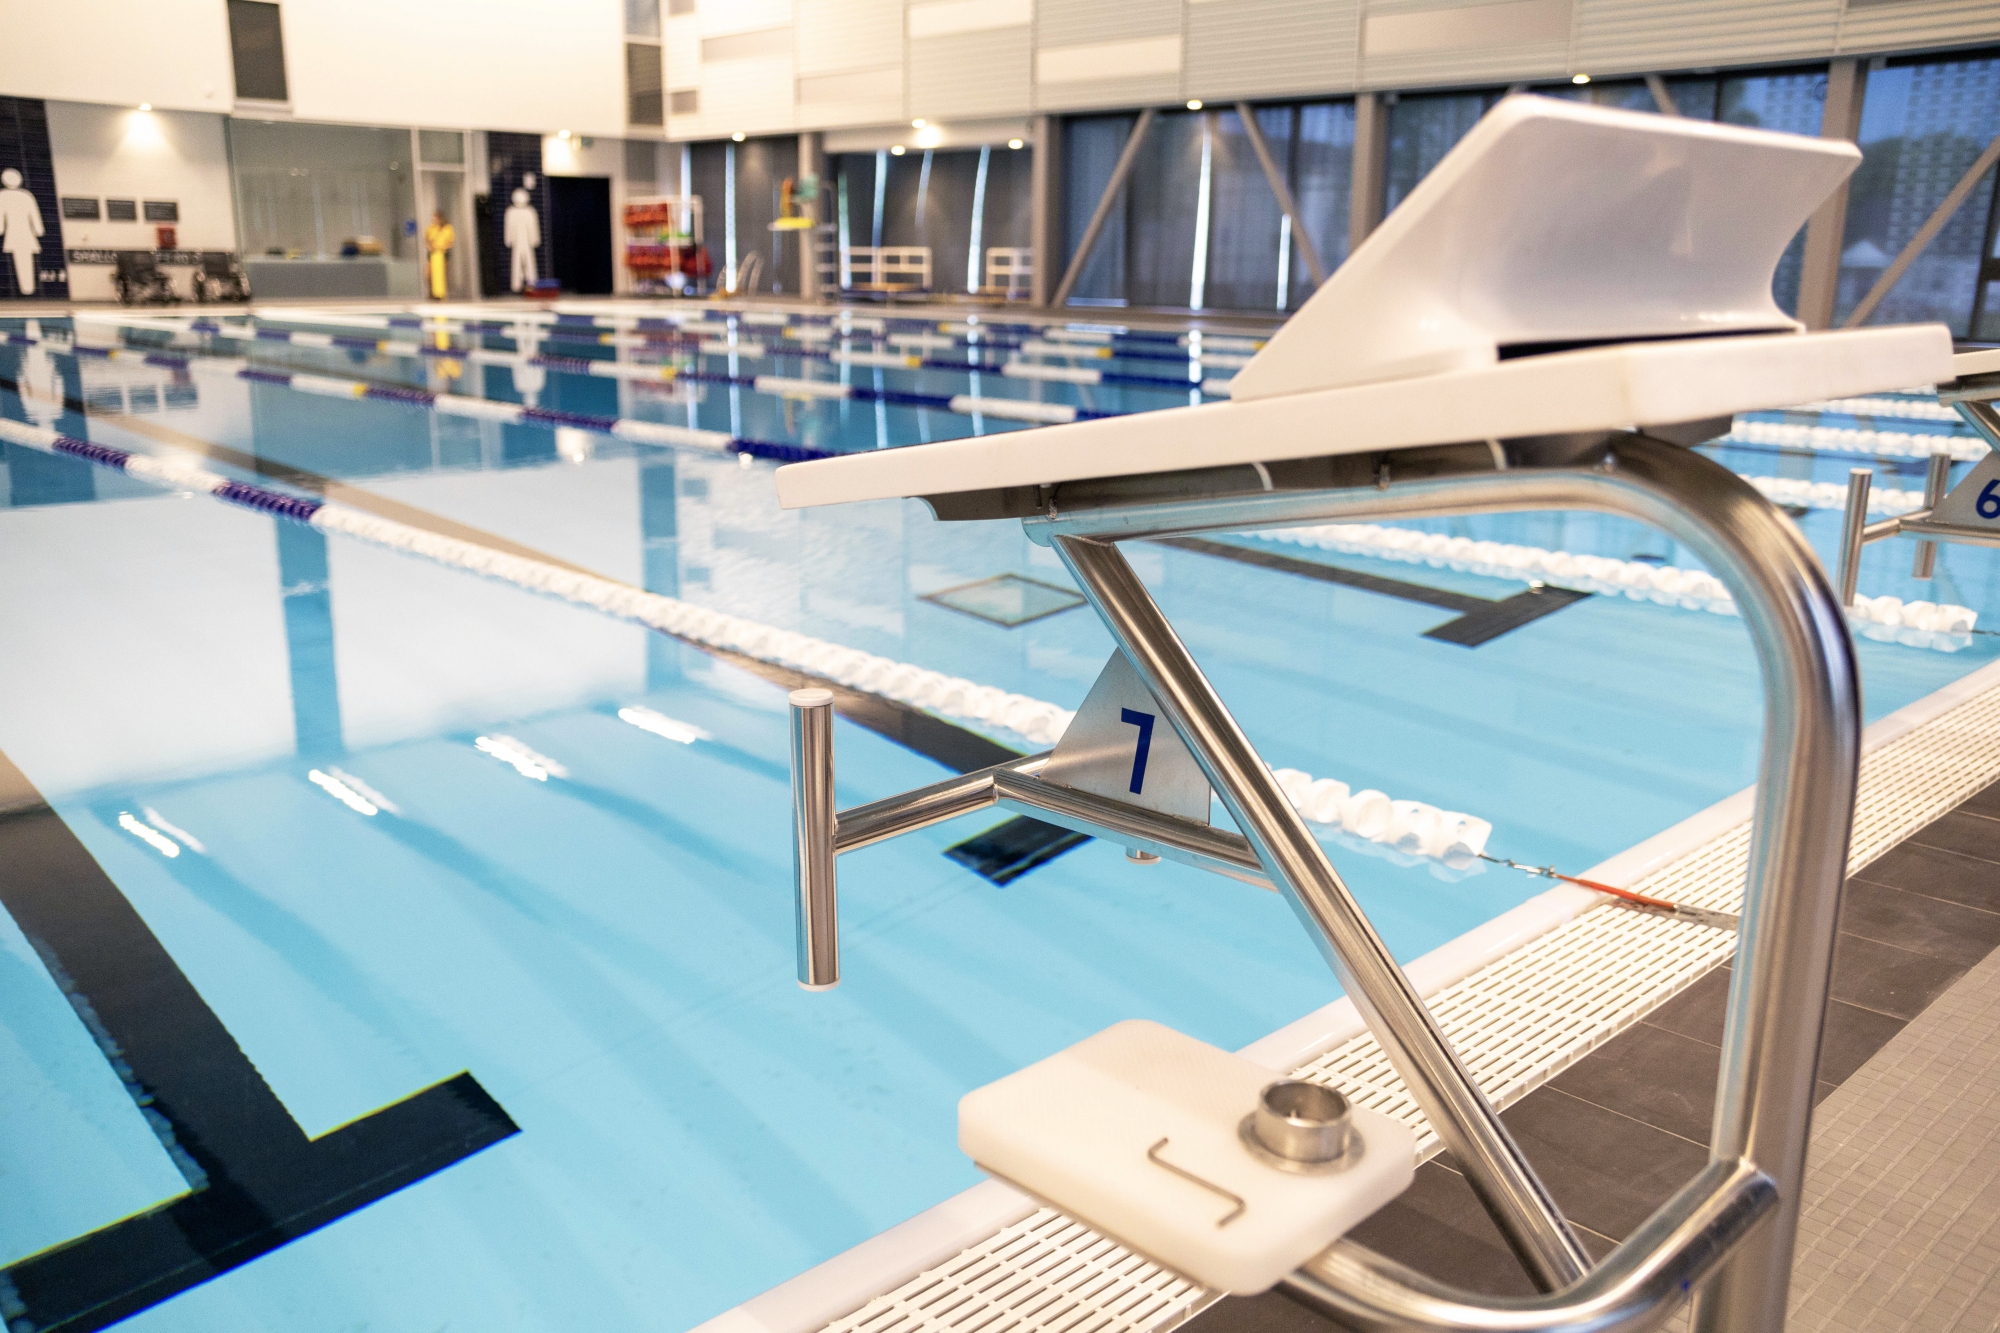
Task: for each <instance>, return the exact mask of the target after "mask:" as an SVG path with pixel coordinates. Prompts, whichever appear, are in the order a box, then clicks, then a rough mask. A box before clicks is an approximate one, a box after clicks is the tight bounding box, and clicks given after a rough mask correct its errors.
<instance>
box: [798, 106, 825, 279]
mask: <svg viewBox="0 0 2000 1333" xmlns="http://www.w3.org/2000/svg"><path fill="white" fill-rule="evenodd" d="M824 142H825V140H824V139H823V138H822V137H821V136H820V134H819V133H818V131H815V130H808V131H807V132H806V133H804V134H801V135H800V136H799V180H800V181H801V182H803V181H804V180H805V179H806V177H808V176H812V177H814V178H816V179H817V180H818V181H819V188H820V189H821V190H822V191H823V190H825V189H826V153H825V151H824V148H823V144H824ZM805 213H806V216H807V217H810V218H811V219H812V220H813V230H811V231H802V232H800V233H799V296H800V297H801V298H802V299H803V300H807V301H817V300H819V297H820V292H819V222H820V219H821V218H823V217H825V216H826V209H825V208H824V207H823V201H822V200H820V199H814V200H813V202H812V203H811V204H809V205H807V206H806V209H805Z"/></svg>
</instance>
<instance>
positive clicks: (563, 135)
mask: <svg viewBox="0 0 2000 1333" xmlns="http://www.w3.org/2000/svg"><path fill="white" fill-rule="evenodd" d="M556 138H558V139H567V138H569V131H568V130H557V131H556Z"/></svg>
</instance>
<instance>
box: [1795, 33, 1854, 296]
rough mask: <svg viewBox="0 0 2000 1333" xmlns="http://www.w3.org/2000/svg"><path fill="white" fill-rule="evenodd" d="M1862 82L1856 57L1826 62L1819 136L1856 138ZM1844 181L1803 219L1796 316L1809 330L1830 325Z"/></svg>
mask: <svg viewBox="0 0 2000 1333" xmlns="http://www.w3.org/2000/svg"><path fill="white" fill-rule="evenodd" d="M1865 81H1866V69H1865V67H1864V66H1863V65H1862V63H1861V62H1860V61H1858V60H1852V59H1848V60H1836V61H1834V62H1833V63H1832V64H1830V65H1828V66H1827V70H1826V110H1825V112H1824V113H1823V114H1822V115H1821V117H1820V123H1819V133H1820V137H1821V138H1822V139H1845V140H1847V141H1848V142H1849V143H1852V142H1853V141H1854V140H1855V139H1856V138H1858V137H1859V136H1860V134H1861V98H1862V92H1863V85H1864V83H1865ZM1849 179H1850V180H1851V179H1852V177H1850V178H1849ZM1847 185H1848V182H1847V181H1842V182H1841V183H1840V188H1839V189H1837V190H1835V191H1834V192H1833V193H1832V194H1831V195H1829V196H1828V197H1827V199H1826V202H1825V203H1823V204H1821V205H1820V206H1819V209H1818V211H1817V212H1815V213H1814V214H1813V215H1812V220H1811V221H1810V222H1808V223H1806V253H1805V260H1804V263H1803V264H1802V265H1801V266H1800V269H1799V310H1798V314H1799V319H1800V321H1801V322H1803V323H1804V324H1805V326H1806V327H1807V328H1809V329H1828V328H1832V327H1833V306H1834V300H1835V297H1836V296H1837V294H1838V293H1839V290H1840V251H1841V248H1842V244H1843V242H1844V241H1845V239H1846V232H1847Z"/></svg>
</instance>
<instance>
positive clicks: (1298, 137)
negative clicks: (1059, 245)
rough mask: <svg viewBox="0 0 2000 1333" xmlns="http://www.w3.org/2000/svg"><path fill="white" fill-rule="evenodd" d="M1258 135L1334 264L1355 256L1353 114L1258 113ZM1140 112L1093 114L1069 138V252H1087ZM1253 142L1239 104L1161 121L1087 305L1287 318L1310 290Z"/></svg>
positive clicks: (1087, 284)
mask: <svg viewBox="0 0 2000 1333" xmlns="http://www.w3.org/2000/svg"><path fill="white" fill-rule="evenodd" d="M1254 114H1255V116H1256V118H1257V128H1258V129H1259V131H1260V132H1261V133H1262V135H1263V137H1264V142H1265V145H1266V147H1267V148H1268V149H1269V150H1270V153H1271V157H1272V159H1273V162H1274V164H1275V165H1276V167H1277V169H1278V171H1279V173H1280V174H1281V175H1282V176H1283V178H1284V180H1285V183H1286V186H1287V188H1288V189H1289V190H1290V191H1291V194H1292V198H1293V201H1294V202H1295V203H1296V204H1297V206H1298V209H1299V215H1300V218H1301V220H1302V223H1303V225H1304V227H1305V228H1306V231H1307V235H1308V237H1309V239H1310V240H1311V242H1312V244H1313V246H1314V248H1315V249H1316V250H1317V251H1318V253H1319V256H1320V259H1321V262H1322V263H1324V264H1325V265H1326V266H1327V268H1328V269H1329V270H1331V269H1332V268H1333V267H1334V266H1335V265H1337V264H1339V263H1340V261H1341V260H1342V259H1344V258H1346V255H1347V216H1348V191H1349V186H1350V181H1351V180H1352V177H1353V159H1354V106H1353V104H1352V103H1351V102H1310V103H1305V104H1301V105H1282V106H1267V107H1262V108H1259V109H1257V110H1256V112H1255V113H1254ZM1136 121H1137V118H1136V117H1133V116H1088V117H1081V118H1078V119H1076V120H1073V121H1071V122H1070V124H1069V127H1068V129H1067V131H1066V134H1067V139H1068V145H1069V151H1068V153H1067V155H1066V159H1067V160H1066V172H1067V176H1066V180H1065V189H1064V198H1065V200H1066V205H1065V216H1064V225H1065V241H1066V245H1065V251H1066V253H1067V254H1075V253H1076V251H1077V248H1078V247H1079V246H1080V245H1081V244H1082V242H1083V235H1084V232H1085V230H1086V229H1087V228H1088V227H1089V225H1090V218H1091V215H1092V213H1093V212H1094V211H1095V210H1096V208H1097V204H1098V201H1099V200H1100V199H1101V198H1102V197H1103V194H1104V188H1105V186H1106V185H1107V184H1109V183H1110V180H1111V176H1112V172H1113V170H1114V169H1115V167H1116V165H1117V161H1118V157H1119V155H1120V154H1121V153H1122V152H1123V151H1124V147H1125V141H1126V139H1127V137H1128V136H1129V135H1130V133H1131V131H1132V128H1133V126H1134V125H1135V124H1136ZM1312 291H1313V286H1312V275H1311V272H1310V270H1309V269H1308V268H1307V266H1306V264H1305V261H1304V259H1303V258H1302V257H1301V254H1300V247H1299V244H1298V238H1296V237H1294V236H1293V235H1292V226H1291V222H1290V221H1289V220H1288V219H1287V218H1286V217H1285V214H1284V209H1283V208H1282V207H1281V206H1280V204H1279V203H1278V197H1277V195H1276V193H1275V192H1274V191H1273V190H1272V189H1271V183H1270V180H1269V178H1268V177H1267V176H1266V175H1265V173H1264V168H1263V165H1262V163H1260V162H1259V161H1258V159H1257V154H1256V150H1255V147H1254V146H1253V145H1252V143H1251V141H1250V135H1249V133H1248V131H1247V129H1246V127H1245V126H1244V124H1243V121H1242V118H1241V117H1240V116H1239V115H1238V114H1237V113H1236V112H1235V111H1233V110H1230V111H1198V112H1173V113H1169V114H1164V115H1160V116H1156V117H1155V118H1154V122H1153V127H1152V129H1151V130H1150V131H1149V132H1148V133H1147V136H1146V141H1145V142H1144V143H1143V144H1141V145H1140V148H1139V156H1138V159H1137V160H1136V161H1135V163H1134V164H1133V170H1132V174H1131V177H1130V178H1129V179H1128V180H1127V182H1126V184H1125V187H1124V188H1123V189H1122V190H1121V191H1120V193H1119V197H1118V198H1117V199H1116V200H1115V201H1114V202H1113V205H1112V210H1111V213H1110V216H1109V217H1108V218H1107V219H1106V222H1105V226H1104V230H1103V232H1102V234H1101V235H1100V236H1099V238H1098V241H1097V244H1096V246H1095V247H1094V248H1093V249H1092V250H1091V254H1090V259H1089V261H1088V262H1087V263H1086V264H1085V266H1084V268H1083V271H1082V273H1081V274H1080V275H1079V277H1078V281H1077V284H1076V287H1075V290H1074V292H1073V293H1072V295H1071V300H1072V301H1074V302H1075V303H1077V304H1081V305H1112V306H1122V305H1133V306H1174V307H1193V308H1196V309H1217V310H1289V309H1293V308H1295V307H1296V306H1297V305H1298V304H1299V303H1300V302H1301V301H1303V300H1305V299H1306V298H1307V297H1308V296H1310V295H1311V294H1312Z"/></svg>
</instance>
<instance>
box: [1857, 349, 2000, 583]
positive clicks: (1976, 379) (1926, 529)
mask: <svg viewBox="0 0 2000 1333" xmlns="http://www.w3.org/2000/svg"><path fill="white" fill-rule="evenodd" d="M1996 400H2000V373H1994V374H1986V375H1968V376H1965V377H1964V378H1962V379H1958V380H1955V381H1953V382H1952V383H1950V384H1940V385H1938V401H1939V402H1941V403H1949V404H1950V405H1951V407H1952V408H1953V409H1954V410H1955V411H1956V412H1957V413H1958V414H1959V416H1960V417H1962V418H1964V420H1965V423H1966V424H1967V425H1969V426H1971V427H1972V429H1973V430H1975V431H1977V432H1978V433H1979V436H1980V438H1981V439H1983V440H1985V441H1986V443H1987V444H1988V445H1990V446H1991V447H1992V448H1994V449H1996V450H2000V410H1996V409H1995V408H1994V406H1993V404H1994V402H1995V401H1996ZM1938 438H1939V440H1940V442H1943V441H1944V440H1945V439H1946V437H1944V436H1939V437H1938ZM1951 462H1952V460H1951V455H1950V454H1948V453H1934V454H1932V455H1931V457H1930V463H1929V465H1928V467H1927V468H1926V470H1925V472H1924V507H1923V508H1922V509H1918V510H1915V511H1913V512H1911V513H1908V514H1903V515H1901V516H1900V517H1896V518H1885V519H1883V520H1882V521H1881V522H1879V523H1870V522H1869V521H1868V494H1869V491H1870V490H1871V489H1873V486H1874V480H1875V474H1874V471H1873V470H1872V469H1870V468H1865V467H1857V468H1853V469H1850V470H1849V472H1848V474H1847V509H1846V512H1845V514H1844V515H1843V516H1842V522H1841V529H1840V604H1841V605H1842V606H1852V605H1854V590H1855V586H1856V584H1858V583H1859V582H1860V580H1861V551H1862V548H1863V547H1866V546H1869V545H1871V544H1873V543H1875V542H1879V541H1886V540H1888V539H1889V538H1891V537H1914V538H1916V539H1917V554H1916V558H1915V560H1914V562H1913V563H1912V566H1911V569H1910V576H1911V577H1912V578H1918V579H1928V578H1930V577H1931V576H1932V575H1933V574H1934V573H1935V572H1936V570H1937V544H1938V543H1939V542H1941V541H1945V542H1960V543H1963V544H1965V545H1968V546H2000V528H1983V527H1977V526H1974V525H1972V524H1969V523H1950V522H1946V521H1943V520H1941V519H1937V518H1934V517H1933V515H1934V514H1935V513H1936V511H1937V507H1938V505H1939V504H1940V503H1941V502H1942V501H1943V500H1944V498H1945V495H1946V494H1947V493H1948V492H1949V491H1950V489H1951ZM1996 516H2000V515H1996Z"/></svg>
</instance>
